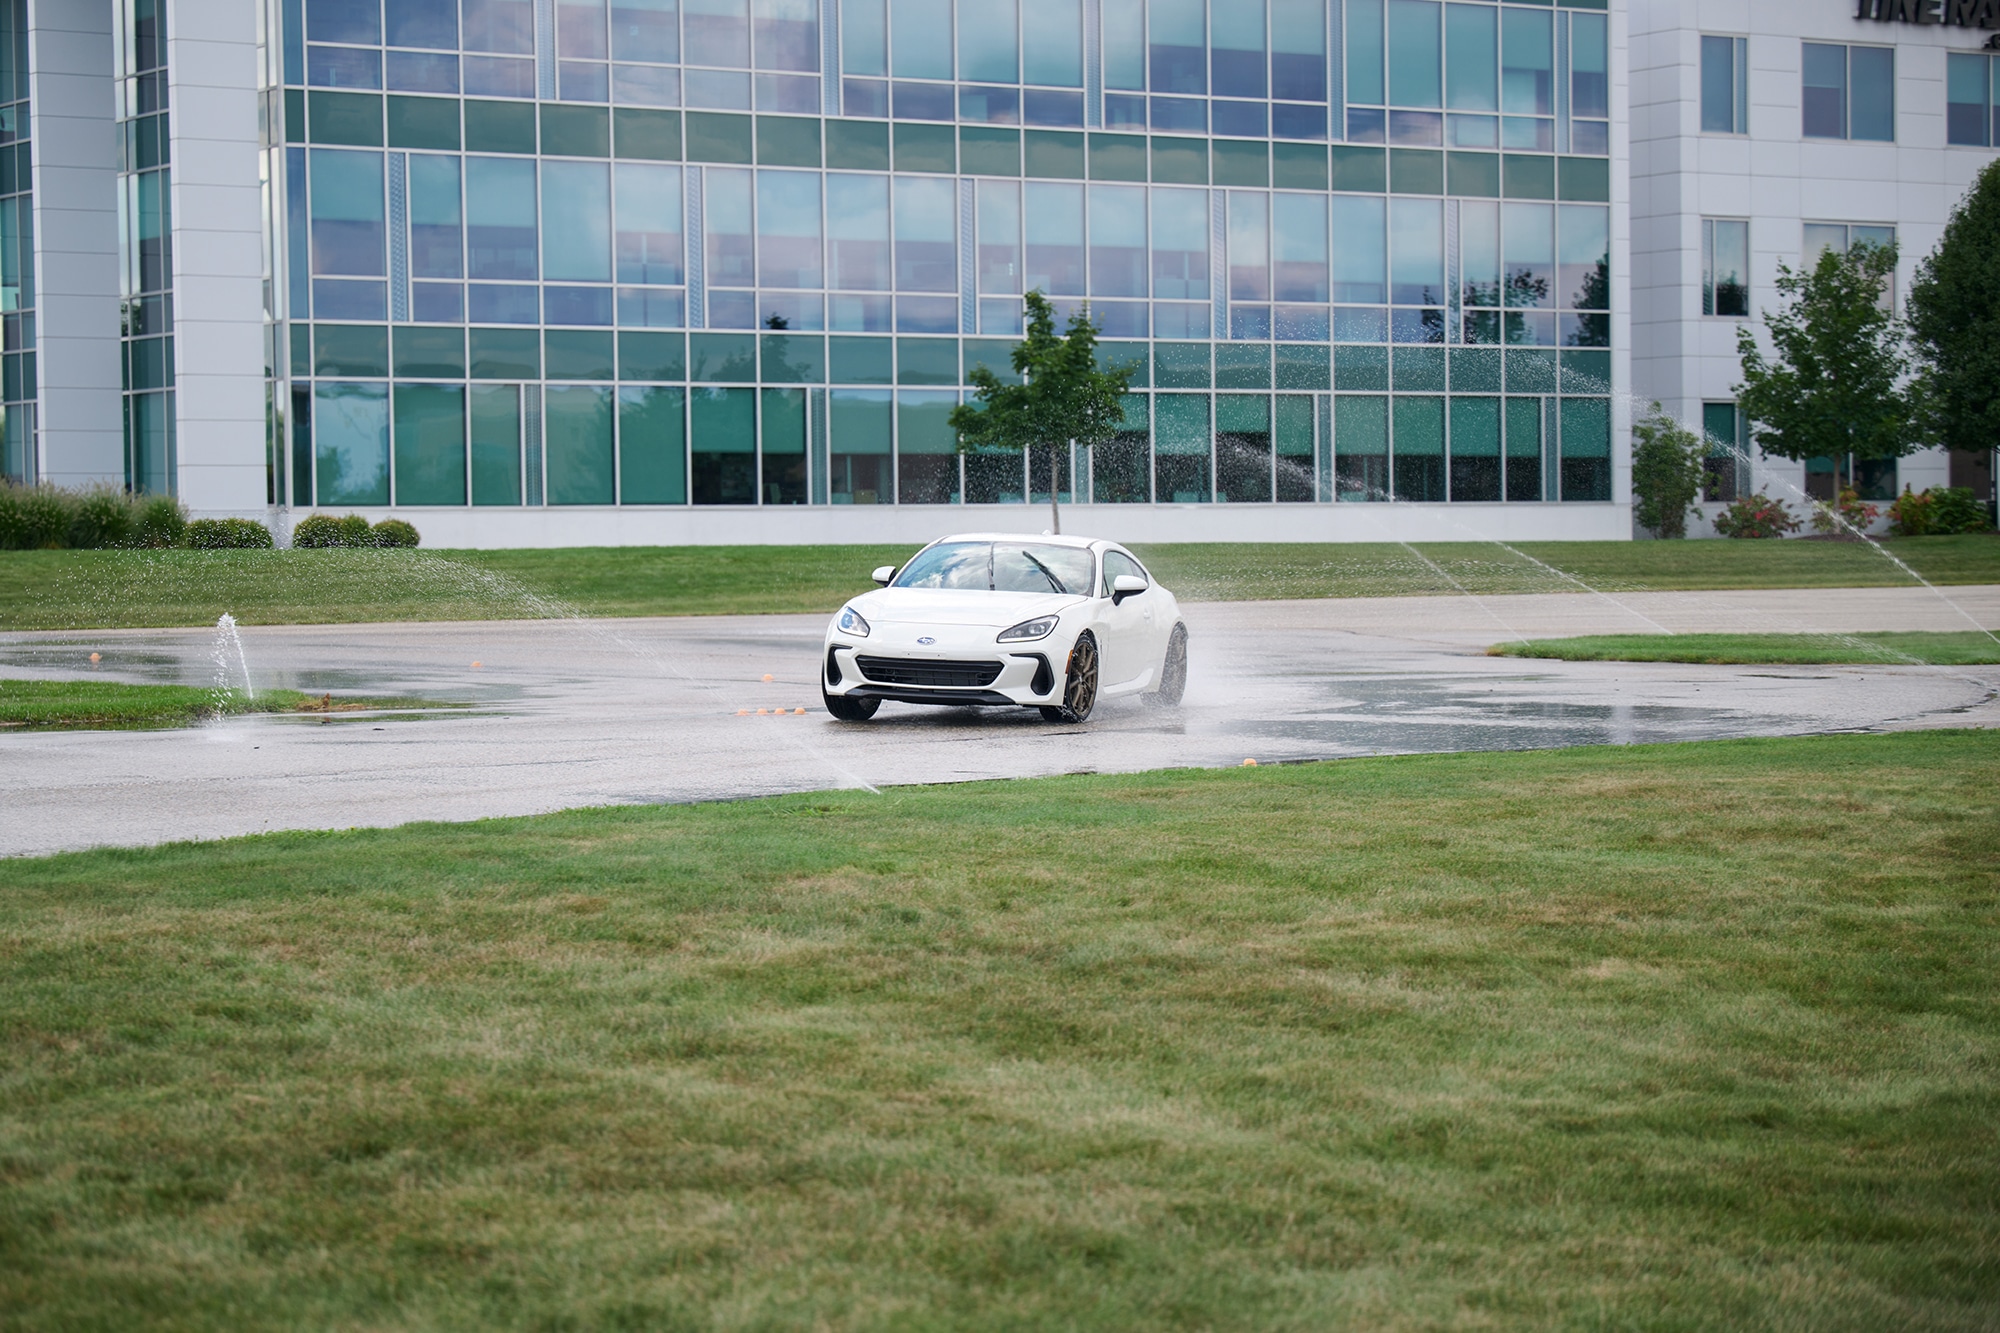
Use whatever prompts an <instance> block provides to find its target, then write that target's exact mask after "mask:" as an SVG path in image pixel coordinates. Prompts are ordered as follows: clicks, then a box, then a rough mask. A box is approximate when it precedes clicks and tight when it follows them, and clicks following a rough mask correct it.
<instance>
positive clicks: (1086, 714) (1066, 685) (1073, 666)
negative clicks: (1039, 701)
mask: <svg viewBox="0 0 2000 1333" xmlns="http://www.w3.org/2000/svg"><path fill="white" fill-rule="evenodd" d="M1096 706H1097V640H1096V639H1095V638H1093V637H1091V635H1090V633H1089V632H1088V631H1085V632H1084V633H1083V634H1082V635H1080V636H1079V637H1078V638H1077V641H1076V647H1074V648H1072V649H1070V650H1069V668H1068V670H1067V672H1066V674H1065V676H1064V678H1063V701H1062V704H1061V705H1060V706H1059V707H1053V708H1050V707H1044V708H1043V709H1042V717H1043V718H1044V719H1045V720H1047V721H1049V722H1085V721H1088V720H1089V718H1090V710H1091V709H1093V708H1095V707H1096Z"/></svg>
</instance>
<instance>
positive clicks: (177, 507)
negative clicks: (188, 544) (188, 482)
mask: <svg viewBox="0 0 2000 1333" xmlns="http://www.w3.org/2000/svg"><path fill="white" fill-rule="evenodd" d="M133 511H134V512H133V517H132V535H131V544H132V545H134V546H151V547H161V546H179V545H180V544H181V539H182V538H183V537H184V536H186V535H187V525H188V516H187V510H186V509H185V508H183V507H182V505H181V502H180V501H179V500H176V499H174V497H173V496H171V495H148V496H143V497H136V498H135V501H134V504H133Z"/></svg>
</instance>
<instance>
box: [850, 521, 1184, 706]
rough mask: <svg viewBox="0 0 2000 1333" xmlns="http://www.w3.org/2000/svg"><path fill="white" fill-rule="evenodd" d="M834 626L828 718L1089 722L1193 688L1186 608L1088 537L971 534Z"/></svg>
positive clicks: (899, 573)
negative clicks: (883, 711) (1105, 701)
mask: <svg viewBox="0 0 2000 1333" xmlns="http://www.w3.org/2000/svg"><path fill="white" fill-rule="evenodd" d="M875 582H877V583H878V584H881V585H883V586H882V587H881V588H880V589H879V590H878V591H875V592H870V593H864V594H862V595H861V596H859V597H856V598H855V599H854V600H853V601H851V602H849V603H848V604H847V605H846V606H844V607H842V608H841V609H840V613H839V614H838V615H836V616H835V617H834V618H833V623H832V624H831V625H829V626H827V631H826V654H825V657H824V659H823V663H824V664H823V667H822V675H823V677H824V681H823V689H824V693H825V697H826V711H827V712H829V713H831V714H833V715H834V716H835V717H837V718H840V719H842V720H843V721H848V722H863V721H866V720H867V719H869V718H871V717H873V716H874V715H875V710H876V709H877V708H879V707H881V705H882V701H883V700H884V699H895V700H898V701H900V702H903V703H913V704H1001V705H1009V704H1011V705H1016V706H1019V707H1024V708H1039V709H1041V710H1042V716H1043V717H1045V718H1047V719H1048V720H1049V721H1051V722H1081V721H1083V720H1084V719H1085V718H1087V717H1089V716H1090V710H1091V709H1092V708H1094V707H1096V705H1097V701H1098V699H1100V698H1104V697H1109V696H1112V695H1119V694H1140V693H1151V694H1153V695H1154V696H1156V697H1157V698H1158V699H1159V700H1160V701H1161V702H1163V703H1167V704H1177V703H1179V702H1180V701H1181V691H1182V689H1183V687H1184V686H1185V685H1186V684H1187V627H1186V626H1185V625H1183V624H1182V623H1181V609H1180V604H1179V603H1178V602H1176V601H1175V600H1174V595H1173V594H1172V593H1170V592H1168V591H1167V590H1166V589H1165V588H1162V587H1161V586H1160V585H1159V583H1158V582H1157V581H1156V580H1155V579H1154V578H1153V577H1152V576H1151V575H1150V574H1148V573H1147V572H1146V567H1145V566H1144V565H1142V564H1140V563H1139V560H1138V557H1136V556H1134V555H1133V554H1132V553H1131V552H1130V551H1128V550H1126V549H1125V548H1124V547H1122V546H1119V545H1117V544H1116V543H1114V542H1106V541H1094V540H1092V539H1090V538H1088V537H1023V536H1020V535H1018V534H1013V535H1010V534H1005V533H968V534H965V535H963V536H957V537H944V538H941V539H939V540H938V541H935V542H932V543H931V544H930V545H929V546H926V547H925V548H924V549H923V550H921V551H919V552H917V553H916V555H914V556H913V557H911V559H910V562H909V563H908V564H907V565H904V566H903V567H902V569H900V570H898V569H897V568H896V567H895V566H894V565H884V566H883V567H882V568H880V569H878V570H876V571H875Z"/></svg>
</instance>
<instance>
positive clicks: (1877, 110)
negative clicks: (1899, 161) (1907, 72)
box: [1849, 46, 1896, 143]
mask: <svg viewBox="0 0 2000 1333" xmlns="http://www.w3.org/2000/svg"><path fill="white" fill-rule="evenodd" d="M1852 53H1853V57H1854V60H1853V79H1854V86H1853V97H1854V101H1853V105H1852V108H1851V111H1850V120H1849V137H1850V138H1855V139H1872V140H1876V141H1879V142H1882V143H1890V142H1893V141H1894V140H1895V138H1896V53H1895V52H1894V51H1892V50H1890V49H1889V48H1887V47H1881V46H1857V47H1853V48H1852Z"/></svg>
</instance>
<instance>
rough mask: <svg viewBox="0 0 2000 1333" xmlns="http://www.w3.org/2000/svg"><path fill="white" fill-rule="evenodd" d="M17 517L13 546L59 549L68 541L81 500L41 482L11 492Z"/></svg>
mask: <svg viewBox="0 0 2000 1333" xmlns="http://www.w3.org/2000/svg"><path fill="white" fill-rule="evenodd" d="M15 497H16V499H17V501H18V502H19V506H20V508H19V513H20V519H19V523H18V526H17V530H16V540H15V542H14V546H15V548H16V549H17V550H23V551H56V550H61V549H62V546H63V544H64V543H65V542H67V541H68V540H69V530H70V522H71V519H72V518H73V517H74V515H75V513H76V510H77V508H78V506H79V504H80V502H81V501H82V498H83V497H82V496H80V495H78V494H76V493H75V492H73V491H65V490H62V489H61V488H59V487H55V486H51V485H49V484H48V483H47V482H43V483H42V484H41V485H39V486H25V487H21V488H19V489H18V490H16V492H15Z"/></svg>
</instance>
